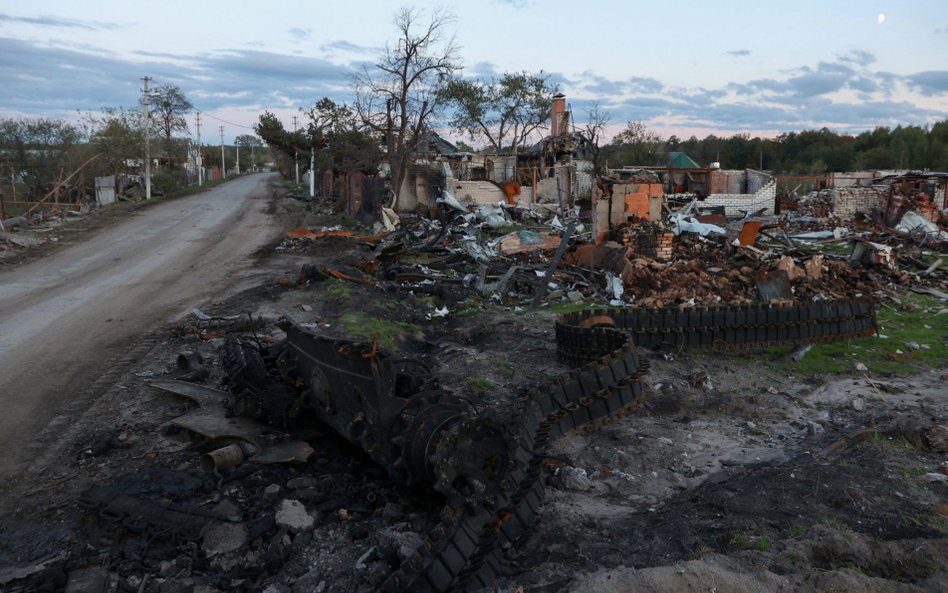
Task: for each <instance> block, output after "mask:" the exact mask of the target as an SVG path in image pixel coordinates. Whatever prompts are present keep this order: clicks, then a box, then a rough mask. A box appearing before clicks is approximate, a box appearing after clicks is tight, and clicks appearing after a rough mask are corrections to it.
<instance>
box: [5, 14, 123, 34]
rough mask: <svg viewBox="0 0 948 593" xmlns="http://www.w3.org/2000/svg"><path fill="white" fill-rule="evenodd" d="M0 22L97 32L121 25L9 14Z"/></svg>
mask: <svg viewBox="0 0 948 593" xmlns="http://www.w3.org/2000/svg"><path fill="white" fill-rule="evenodd" d="M0 22H10V23H22V24H25V25H38V26H40V27H61V28H66V29H86V30H88V31H99V30H103V29H106V30H107V29H117V28H119V27H120V26H121V25H120V24H118V23H106V22H102V21H80V20H76V19H64V18H61V17H55V16H46V15H44V16H38V17H29V16H12V15H9V14H0Z"/></svg>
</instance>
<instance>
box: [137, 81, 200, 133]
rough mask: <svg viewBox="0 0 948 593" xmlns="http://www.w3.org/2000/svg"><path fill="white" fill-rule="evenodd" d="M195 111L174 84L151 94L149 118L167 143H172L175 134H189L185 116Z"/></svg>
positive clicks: (164, 85)
mask: <svg viewBox="0 0 948 593" xmlns="http://www.w3.org/2000/svg"><path fill="white" fill-rule="evenodd" d="M192 109H194V105H192V104H191V101H189V100H188V98H187V97H185V96H184V93H182V92H181V89H180V88H178V86H177V85H174V84H163V85H160V86H158V87H156V88H155V90H154V91H153V92H152V94H151V109H150V110H149V113H148V115H149V117H150V118H151V121H152V125H153V126H154V127H155V128H157V130H158V132H159V133H160V134H161V137H162V138H164V140H165V142H166V143H168V142H170V141H171V136H172V135H173V134H174V133H175V132H187V131H188V122H187V120H185V119H184V116H185V115H186V114H187V113H189V112H190V111H191V110H192Z"/></svg>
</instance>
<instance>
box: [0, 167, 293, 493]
mask: <svg viewBox="0 0 948 593" xmlns="http://www.w3.org/2000/svg"><path fill="white" fill-rule="evenodd" d="M268 178H269V176H267V175H253V176H248V177H244V178H241V179H236V180H234V181H230V182H228V183H226V184H224V185H222V186H219V187H216V188H214V189H211V190H209V191H206V192H202V193H200V194H196V195H194V196H191V197H188V198H183V199H178V200H175V201H171V202H167V203H164V204H160V205H158V206H156V207H153V208H146V209H143V210H141V211H139V212H136V213H134V214H131V215H130V218H129V219H128V220H126V221H123V222H121V223H120V224H117V225H115V226H112V227H109V228H106V229H102V230H100V231H98V232H97V233H96V234H95V235H94V236H91V237H90V238H89V239H88V240H85V241H82V242H79V243H77V244H74V245H70V246H69V247H67V248H65V249H62V250H60V251H58V252H56V253H54V254H53V255H51V256H50V257H46V258H44V259H41V260H38V261H34V262H32V263H30V264H29V265H25V266H22V267H17V268H13V269H10V270H5V271H2V272H0V409H2V410H3V413H2V414H0V451H4V452H5V453H4V455H2V456H0V477H4V476H6V475H8V472H10V471H12V470H13V469H14V468H15V467H16V466H17V464H18V463H19V462H21V461H24V459H23V458H24V457H28V454H27V453H26V451H27V449H26V448H25V447H24V445H26V444H27V443H29V442H30V441H31V440H32V439H33V437H34V435H36V434H37V433H38V432H39V431H40V430H42V429H43V428H44V427H46V426H47V425H48V424H49V423H50V421H51V420H52V419H54V418H56V419H57V420H58V421H59V422H60V423H68V416H69V414H68V413H64V410H65V409H81V408H83V407H85V405H84V402H83V400H88V399H89V398H90V397H94V396H95V395H96V394H95V393H90V392H89V391H90V390H89V389H88V388H87V386H88V385H89V384H90V383H91V382H92V381H93V380H94V379H95V377H96V376H98V375H100V374H101V373H102V372H103V371H105V370H107V369H108V367H109V365H110V361H113V360H115V358H116V357H118V356H120V355H121V354H122V353H123V352H125V351H127V348H128V346H129V344H130V343H132V341H134V339H135V338H136V337H137V336H138V335H139V334H141V333H143V332H144V331H145V330H147V329H148V328H149V327H150V326H152V325H154V324H156V323H161V322H165V321H168V320H171V319H173V318H176V317H178V316H180V315H182V314H183V313H184V312H186V311H188V310H189V309H190V308H191V307H195V306H200V305H201V304H202V302H204V301H206V300H207V299H209V298H212V297H214V296H215V295H219V294H220V292H221V291H222V290H223V289H225V288H226V287H227V286H228V285H229V284H230V283H231V282H233V281H234V280H236V279H237V278H239V276H240V275H241V274H242V273H244V272H247V271H248V270H249V269H250V267H251V262H250V258H249V256H250V255H251V254H252V253H253V252H254V251H255V250H256V249H258V248H259V247H260V246H261V245H263V244H265V243H266V242H267V241H270V240H272V239H273V238H274V237H275V236H276V234H277V233H278V229H277V228H276V226H275V225H274V224H273V223H272V222H271V220H270V218H269V217H268V216H267V214H266V213H265V208H266V205H267V200H268V199H269V197H270V195H269V191H268V189H267V187H268V184H267V180H268ZM85 403H87V401H86V402H85Z"/></svg>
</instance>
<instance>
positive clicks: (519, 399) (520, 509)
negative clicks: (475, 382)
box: [224, 300, 876, 593]
mask: <svg viewBox="0 0 948 593" xmlns="http://www.w3.org/2000/svg"><path fill="white" fill-rule="evenodd" d="M282 327H283V329H284V331H286V333H287V338H286V340H285V341H284V342H283V343H281V344H280V345H279V346H277V347H275V348H273V349H271V350H269V351H266V352H263V351H260V352H258V354H257V355H258V356H260V360H257V361H255V362H250V361H246V362H247V364H245V365H244V366H243V367H241V365H239V364H231V365H230V367H229V370H230V373H229V376H230V380H231V382H232V384H233V385H234V387H236V388H237V390H238V391H243V392H246V393H264V392H265V391H266V390H265V389H262V388H261V386H260V385H255V384H253V382H252V381H250V378H252V377H257V378H260V377H262V376H263V375H261V374H260V373H259V372H258V373H253V372H247V371H246V370H247V369H254V368H257V366H258V363H262V361H263V360H264V358H266V362H265V363H263V365H264V367H265V368H267V369H268V370H267V376H268V377H271V379H270V380H272V381H273V382H274V383H275V384H277V385H279V386H280V387H277V388H275V389H276V391H277V392H279V390H280V389H283V388H284V387H286V386H292V388H293V389H294V390H295V391H296V396H295V398H294V399H293V403H292V404H290V405H289V406H288V407H287V408H286V413H288V414H289V413H299V412H300V411H302V410H308V411H311V412H312V413H313V414H314V415H315V416H316V417H317V418H319V420H320V421H321V422H322V423H323V424H325V425H327V426H329V427H331V428H332V429H333V430H335V431H336V432H338V433H339V434H340V435H342V436H343V437H345V438H347V439H349V440H350V441H351V442H353V443H355V444H357V445H359V446H360V447H361V448H362V449H363V450H365V451H366V453H368V454H369V455H370V456H371V457H372V458H373V459H374V460H375V461H377V462H378V463H379V464H380V465H381V466H382V467H384V468H385V469H386V471H388V473H389V475H390V476H391V477H392V478H393V479H394V480H395V481H397V482H399V483H401V484H405V485H409V486H422V487H427V488H430V489H434V490H436V491H438V492H440V493H442V494H443V495H445V498H446V502H445V505H444V507H443V509H442V511H441V515H440V523H439V524H438V525H436V526H435V527H434V528H433V529H431V530H430V531H429V533H428V535H427V539H426V541H425V542H424V545H422V546H421V547H420V548H419V552H418V554H416V555H415V556H413V557H411V558H409V559H408V560H407V561H406V562H404V563H403V564H402V565H401V566H400V567H398V569H397V570H395V572H394V573H393V574H392V575H391V576H390V577H389V578H388V579H387V580H386V581H385V583H384V584H383V589H384V590H385V591H389V592H390V593H401V592H408V591H411V592H422V593H424V592H428V593H444V592H447V591H470V592H473V591H481V590H485V589H490V588H492V587H494V584H495V583H494V581H495V580H496V578H497V577H498V576H499V575H500V574H501V569H502V553H503V550H504V548H505V547H506V546H507V545H508V544H510V543H512V542H514V541H516V540H517V539H519V538H520V537H521V536H522V535H523V534H524V532H525V531H526V530H527V529H529V528H530V526H531V525H532V523H533V521H534V520H535V518H536V516H537V512H538V510H539V508H540V505H541V503H542V501H543V493H544V483H543V476H542V474H543V460H544V457H545V453H546V450H547V447H548V445H549V443H550V441H551V440H553V439H556V438H557V437H559V436H561V435H563V434H565V433H567V432H570V431H572V430H575V429H577V428H580V427H589V426H595V425H597V424H599V423H602V422H604V421H607V420H609V419H612V418H619V417H622V416H624V415H625V414H628V413H634V412H635V411H637V410H638V409H639V408H640V407H641V406H642V404H643V403H644V399H645V388H644V385H643V382H642V380H641V377H642V376H643V375H644V374H645V373H646V371H647V368H648V365H647V363H646V361H645V360H643V359H642V358H641V357H640V356H639V354H638V353H637V348H636V346H645V347H650V348H661V347H675V348H683V347H708V348H712V349H720V348H728V349H731V348H748V347H760V346H771V345H780V344H791V343H792V344H798V343H819V342H829V341H835V340H844V339H850V338H853V337H857V336H861V335H867V334H869V333H872V332H874V331H875V330H876V321H875V311H874V307H873V306H872V305H871V304H870V303H869V302H867V301H863V300H850V301H835V302H819V303H807V304H794V305H782V306H777V305H741V306H721V307H698V308H690V309H683V310H678V309H667V310H665V309H641V308H639V309H634V308H622V309H602V310H593V311H587V312H582V313H574V314H569V315H564V316H561V317H560V318H559V319H558V320H557V324H556V340H557V349H558V351H559V353H560V354H561V355H562V356H563V357H564V358H565V359H567V360H569V361H571V362H573V363H574V364H576V365H578V366H577V368H575V369H574V370H572V371H569V372H568V373H566V374H564V375H563V376H561V377H559V378H558V379H556V380H554V381H552V382H550V383H547V384H545V385H541V386H538V387H536V388H535V389H532V390H531V391H530V392H529V393H523V394H518V395H514V394H511V395H510V397H509V399H508V401H506V402H503V401H502V402H501V404H502V405H498V406H494V407H491V406H482V407H480V408H475V407H474V406H473V405H471V404H469V403H467V402H466V401H465V400H463V399H461V398H457V397H455V396H454V395H452V394H451V393H450V392H448V391H446V390H443V389H441V388H440V387H439V386H438V385H437V384H436V383H435V382H433V381H432V380H431V378H430V377H427V376H425V374H424V373H421V374H419V373H414V374H413V373H411V372H408V371H409V369H408V368H407V367H403V368H399V367H398V365H397V364H396V363H395V361H393V359H392V358H391V356H390V355H389V354H388V353H387V352H385V351H384V350H382V349H379V348H377V347H376V346H375V345H374V344H367V343H357V342H349V341H341V340H332V339H329V338H324V337H320V336H316V335H315V334H313V333H311V332H309V331H307V330H305V329H304V328H302V327H300V326H297V325H295V324H292V323H290V322H284V323H283V324H282ZM230 350H231V351H232V352H236V349H235V348H234V347H233V345H231V347H230ZM250 350H251V351H252V350H253V349H252V348H251V349H250ZM240 351H241V353H243V354H244V355H245V357H246V354H247V352H246V350H245V348H244V347H242V348H240ZM225 354H226V353H225ZM251 354H253V353H252V352H251ZM252 357H253V356H251V358H252ZM224 358H228V359H237V358H239V357H238V356H237V355H235V354H233V353H232V354H231V355H230V356H225V357H224ZM231 362H233V360H231ZM225 368H228V367H227V366H226V365H225ZM257 405H258V406H259V407H261V408H264V407H266V406H267V405H268V404H266V403H265V402H263V401H261V402H258V404H257ZM270 407H271V408H272V407H273V406H272V404H270Z"/></svg>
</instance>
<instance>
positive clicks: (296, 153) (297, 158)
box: [293, 115, 300, 185]
mask: <svg viewBox="0 0 948 593" xmlns="http://www.w3.org/2000/svg"><path fill="white" fill-rule="evenodd" d="M293 133H294V134H295V133H296V116H295V115H294V116H293ZM293 160H294V161H296V185H299V184H300V149H299V148H297V149H296V152H295V153H294V154H293Z"/></svg>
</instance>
